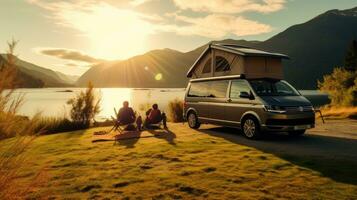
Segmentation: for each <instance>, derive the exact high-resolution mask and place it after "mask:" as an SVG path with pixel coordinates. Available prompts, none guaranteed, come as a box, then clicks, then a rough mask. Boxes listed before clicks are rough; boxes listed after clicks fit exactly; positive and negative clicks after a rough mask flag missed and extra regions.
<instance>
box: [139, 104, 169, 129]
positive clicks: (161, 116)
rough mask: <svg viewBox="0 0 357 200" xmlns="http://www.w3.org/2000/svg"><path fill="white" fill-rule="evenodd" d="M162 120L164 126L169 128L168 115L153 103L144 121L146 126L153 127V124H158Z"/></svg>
mask: <svg viewBox="0 0 357 200" xmlns="http://www.w3.org/2000/svg"><path fill="white" fill-rule="evenodd" d="M161 121H162V123H163V125H164V128H167V126H166V115H165V113H161V111H160V110H159V108H158V105H157V104H156V103H155V104H154V105H152V108H150V109H149V110H148V111H146V119H145V122H144V126H145V127H146V128H151V127H152V126H151V125H152V124H158V123H160V122H161Z"/></svg>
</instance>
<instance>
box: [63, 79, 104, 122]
mask: <svg viewBox="0 0 357 200" xmlns="http://www.w3.org/2000/svg"><path fill="white" fill-rule="evenodd" d="M100 100H101V99H100V97H98V96H97V95H96V94H95V92H94V90H93V84H92V83H90V82H89V83H88V87H87V90H86V91H85V92H83V91H82V92H80V93H79V94H77V96H76V97H75V98H72V99H70V100H68V102H67V104H68V105H70V106H71V111H70V116H71V119H72V122H74V123H75V124H78V125H80V126H82V127H83V128H88V127H89V125H90V123H91V122H92V121H93V120H94V117H95V116H96V115H97V114H98V113H99V112H100Z"/></svg>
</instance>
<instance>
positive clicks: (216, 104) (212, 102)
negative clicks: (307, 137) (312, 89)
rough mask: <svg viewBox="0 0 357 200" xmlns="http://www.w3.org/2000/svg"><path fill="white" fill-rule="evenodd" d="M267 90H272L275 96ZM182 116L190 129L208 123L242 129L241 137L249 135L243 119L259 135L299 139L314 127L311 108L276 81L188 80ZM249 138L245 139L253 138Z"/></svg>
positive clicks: (285, 84) (297, 94) (285, 83)
mask: <svg viewBox="0 0 357 200" xmlns="http://www.w3.org/2000/svg"><path fill="white" fill-rule="evenodd" d="M270 84H271V85H270ZM270 87H272V88H276V89H275V93H274V92H273V90H274V89H270ZM267 88H268V89H267ZM190 114H191V115H190ZM183 115H184V118H185V119H187V120H188V121H189V125H190V127H192V128H198V126H199V124H201V123H209V124H217V125H223V126H230V127H238V128H242V129H244V130H243V132H244V133H245V130H247V131H248V132H249V130H248V129H249V122H248V121H247V119H251V120H250V121H252V122H254V123H255V125H254V126H253V129H257V130H259V132H266V131H279V132H289V133H292V134H294V133H295V134H299V135H301V134H303V133H304V132H305V130H306V129H309V128H313V127H314V126H315V113H314V109H313V106H312V104H311V103H310V102H309V101H308V100H307V99H306V98H305V97H303V96H302V95H301V94H300V93H299V92H298V91H297V90H296V89H294V88H293V87H292V86H291V85H290V84H288V83H287V82H285V81H283V80H276V79H274V80H273V79H264V78H261V79H252V80H249V79H245V78H244V76H243V75H232V76H221V77H211V78H199V79H191V80H190V82H189V84H188V86H187V88H186V94H185V103H184V113H183ZM193 120H196V121H194V122H192V121H193ZM190 123H191V124H190ZM194 123H196V124H194ZM243 123H245V124H243ZM247 123H248V124H247ZM248 134H249V133H248ZM252 134H253V133H252ZM252 134H251V135H247V134H246V136H247V137H249V138H250V137H251V138H254V137H256V136H255V135H252ZM254 134H255V133H254Z"/></svg>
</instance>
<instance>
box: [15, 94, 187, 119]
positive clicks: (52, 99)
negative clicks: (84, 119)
mask: <svg viewBox="0 0 357 200" xmlns="http://www.w3.org/2000/svg"><path fill="white" fill-rule="evenodd" d="M67 89H69V90H72V91H73V92H63V91H65V90H67ZM81 90H85V89H84V88H43V89H18V90H16V93H15V95H16V94H19V93H21V94H25V102H24V104H23V106H22V107H21V108H20V110H19V114H21V115H26V116H30V117H31V116H33V115H34V114H35V113H37V112H41V113H42V115H44V116H60V115H67V114H68V113H69V107H68V106H67V105H66V102H67V101H68V99H70V98H73V97H74V96H75V95H76V93H79V92H80V91H81ZM59 91H61V92H59ZM95 91H96V92H97V93H98V94H100V95H101V98H102V101H101V112H100V113H99V115H98V117H97V120H103V119H106V118H110V116H111V115H114V108H116V109H117V110H118V109H119V108H120V107H121V106H122V103H123V101H129V104H130V106H132V107H133V108H134V110H135V111H137V112H139V113H141V114H143V112H144V110H145V109H146V108H147V107H148V106H150V105H151V104H153V103H158V104H159V107H160V109H161V110H162V111H166V112H167V105H168V102H169V101H170V100H173V99H175V98H179V99H183V97H184V89H181V88H179V89H131V88H99V89H95Z"/></svg>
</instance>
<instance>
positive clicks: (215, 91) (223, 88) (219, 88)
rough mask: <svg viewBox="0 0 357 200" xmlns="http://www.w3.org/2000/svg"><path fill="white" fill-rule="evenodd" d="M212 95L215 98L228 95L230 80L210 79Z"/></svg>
mask: <svg viewBox="0 0 357 200" xmlns="http://www.w3.org/2000/svg"><path fill="white" fill-rule="evenodd" d="M210 83H211V87H210V90H209V91H210V94H209V96H210V97H215V98H224V97H226V93H227V88H228V81H226V80H224V81H210Z"/></svg>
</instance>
